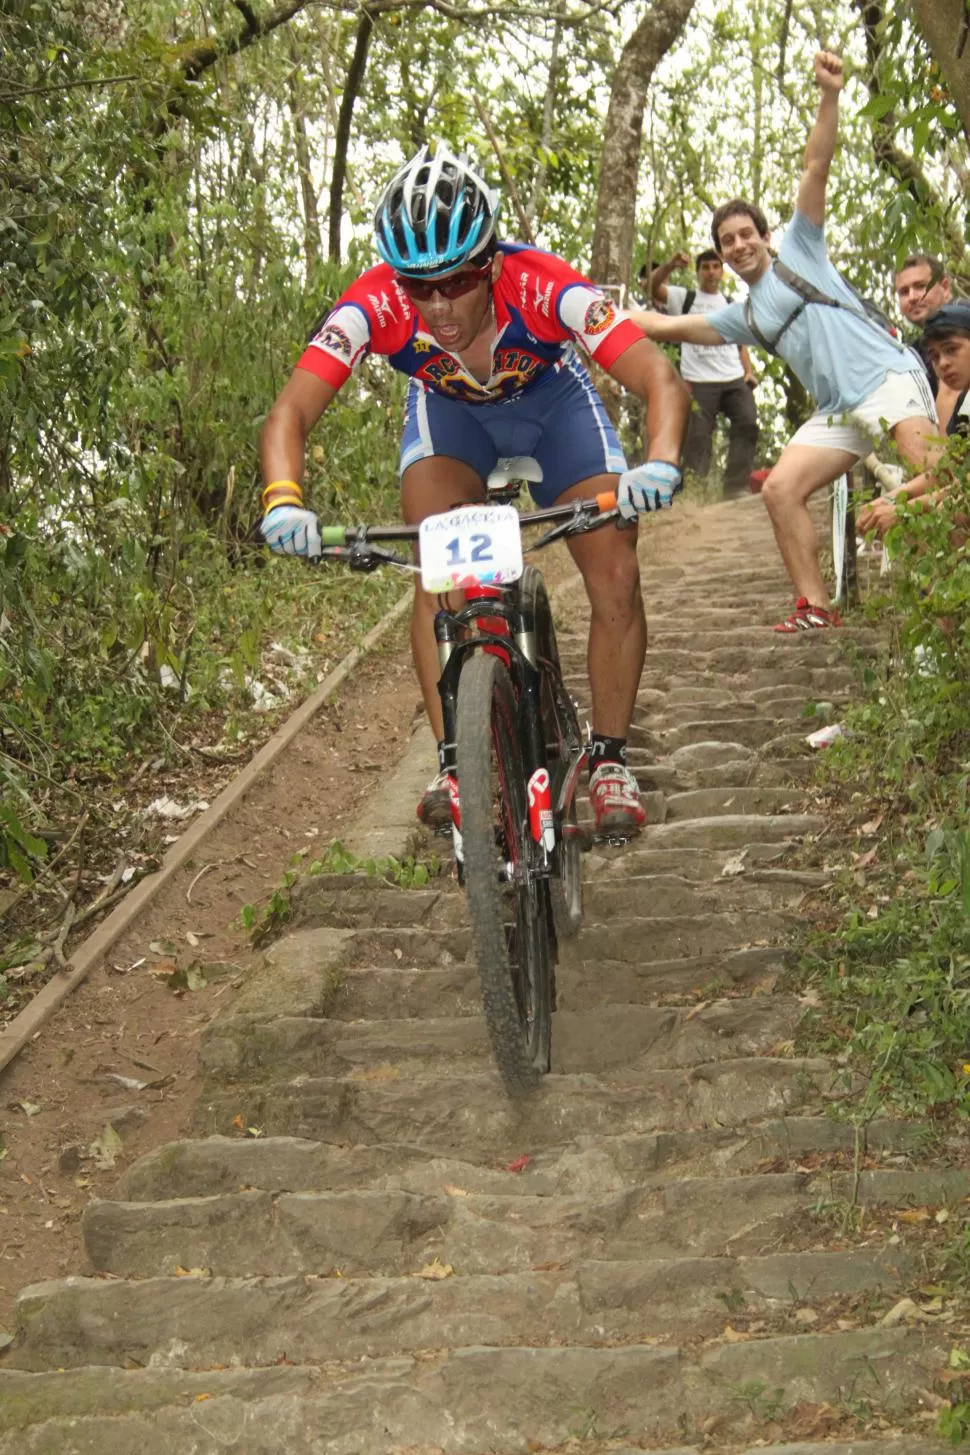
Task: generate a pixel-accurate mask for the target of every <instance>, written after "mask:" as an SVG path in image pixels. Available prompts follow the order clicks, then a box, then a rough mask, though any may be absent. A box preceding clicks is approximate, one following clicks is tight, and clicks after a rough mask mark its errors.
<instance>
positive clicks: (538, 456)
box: [260, 145, 688, 838]
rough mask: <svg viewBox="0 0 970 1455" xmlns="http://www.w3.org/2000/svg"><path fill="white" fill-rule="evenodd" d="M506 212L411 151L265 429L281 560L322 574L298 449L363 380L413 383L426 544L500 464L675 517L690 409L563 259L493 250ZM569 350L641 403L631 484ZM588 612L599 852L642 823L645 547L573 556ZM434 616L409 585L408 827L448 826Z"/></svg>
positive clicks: (408, 460)
mask: <svg viewBox="0 0 970 1455" xmlns="http://www.w3.org/2000/svg"><path fill="white" fill-rule="evenodd" d="M497 203H498V199H497V197H496V195H495V194H494V193H493V192H492V190H491V188H489V186H488V185H487V183H486V181H485V179H484V178H483V177H482V176H481V175H480V174H479V172H478V170H477V168H476V167H474V166H473V165H472V163H471V161H470V159H469V158H468V157H465V156H457V155H455V154H454V153H453V152H451V151H449V150H448V148H447V147H445V146H443V145H439V146H437V147H435V149H434V150H433V151H432V149H431V148H430V147H422V148H421V150H420V151H419V152H418V153H417V154H416V155H415V156H414V157H412V158H411V159H410V160H409V161H408V162H406V163H405V164H404V166H403V167H401V168H400V169H399V170H398V171H397V172H396V173H395V174H394V176H393V177H392V178H391V179H390V181H389V182H388V184H387V186H386V187H385V189H384V191H383V193H382V195H381V198H380V201H379V202H378V204H377V210H376V212H375V215H374V234H375V242H376V245H377V251H378V252H379V254H380V256H381V259H382V261H381V262H380V263H379V264H377V266H376V267H372V268H368V270H367V271H366V272H365V273H363V274H362V275H361V276H360V277H359V278H357V279H356V280H355V281H354V282H353V283H351V284H350V286H349V287H348V288H347V289H346V291H345V292H344V293H343V295H342V296H341V297H340V298H338V299H337V301H336V303H335V304H334V307H333V308H332V310H331V311H330V313H329V314H328V315H327V317H326V318H325V319H324V320H323V322H322V324H321V325H320V327H319V329H318V331H317V333H316V335H315V336H314V338H313V339H311V341H310V344H309V346H308V347H307V348H306V349H305V351H304V352H303V354H302V356H301V357H300V359H299V361H298V363H297V365H296V368H295V369H294V370H293V373H292V374H291V375H290V378H289V379H288V380H287V382H286V384H284V386H283V388H282V390H281V391H280V394H279V396H278V397H277V400H276V403H275V404H274V405H273V408H272V409H271V410H270V412H269V414H268V415H267V418H266V423H265V424H264V426H263V433H262V461H263V473H264V477H265V480H266V488H265V490H264V491H263V505H264V507H265V510H266V514H265V516H264V518H263V521H262V525H261V527H260V528H261V530H262V533H263V537H264V539H265V540H266V542H267V544H268V545H269V546H270V548H271V549H272V550H274V551H277V552H279V553H281V554H287V555H303V556H317V555H319V553H320V545H321V540H320V527H319V522H318V520H317V517H316V514H315V512H314V511H312V510H308V509H306V508H305V507H304V504H303V489H302V481H303V468H304V459H305V454H306V446H307V438H308V435H309V433H310V430H311V429H312V428H313V426H314V425H315V424H316V422H317V420H318V419H319V418H320V417H321V415H322V414H323V413H324V412H325V411H326V410H327V409H329V408H330V406H331V404H332V403H333V401H334V399H335V398H336V397H337V393H338V391H339V390H340V389H341V388H342V386H343V385H344V384H345V383H346V382H347V380H348V379H349V378H350V375H351V373H352V371H353V369H354V366H355V365H356V364H358V363H360V361H361V360H363V359H364V358H366V357H367V356H368V354H378V355H382V356H384V357H386V358H387V359H388V361H389V363H390V364H391V366H392V367H393V368H394V369H397V370H398V371H399V372H401V373H403V374H405V375H406V376H407V377H408V380H409V383H408V393H407V402H406V405H405V411H404V428H403V433H402V438H401V513H402V515H403V517H404V519H405V520H406V521H408V522H411V523H414V524H417V523H418V522H420V521H423V520H425V519H427V518H428V517H429V516H432V515H440V514H443V513H444V512H446V511H450V510H453V509H455V508H456V507H457V506H461V505H475V504H479V503H481V502H483V501H484V500H485V498H486V481H487V479H488V476H489V473H490V472H491V471H492V470H493V469H494V468H495V466H496V464H497V462H498V460H499V459H500V458H504V457H509V456H519V455H528V456H531V457H533V458H534V459H535V461H536V463H537V464H538V465H539V467H540V470H539V480H538V481H536V482H534V483H533V484H532V485H530V487H529V488H530V491H531V493H532V496H533V498H534V499H535V501H536V503H537V504H538V505H540V506H545V505H551V504H552V503H553V502H557V503H565V502H567V501H570V500H576V499H582V498H585V497H588V496H593V495H596V494H598V493H600V492H601V491H606V490H613V491H615V492H616V497H617V506H618V509H619V511H620V514H621V515H622V516H624V517H625V518H626V519H628V520H631V521H632V520H634V519H635V518H636V516H637V515H638V514H639V513H640V512H641V511H648V510H654V509H661V508H666V507H668V506H669V505H670V504H671V503H672V500H673V496H674V493H675V491H676V490H677V488H678V486H679V484H680V466H679V464H678V460H679V457H680V441H681V436H682V434H683V429H684V425H685V423H686V417H687V409H688V399H687V391H686V390H685V389H684V387H683V385H682V384H681V382H680V380H679V379H678V378H677V375H676V372H675V371H674V369H673V368H672V366H671V365H670V363H669V362H668V360H667V359H665V358H664V356H663V354H662V353H661V352H660V350H659V349H655V348H654V347H653V346H652V345H650V344H648V343H647V341H646V340H645V339H644V337H643V335H642V333H641V332H640V331H639V330H638V329H637V327H636V326H635V325H634V324H633V323H631V322H630V320H629V318H628V317H627V315H626V313H625V312H623V311H621V310H619V309H617V308H615V307H614V306H613V304H612V303H611V301H610V299H609V298H608V297H607V296H606V295H605V294H604V293H602V292H601V291H600V290H599V289H598V288H597V287H596V286H595V285H594V284H593V283H590V282H589V280H588V279H586V278H584V277H583V276H582V274H581V273H577V272H576V270H575V269H574V268H572V267H571V266H570V265H569V264H568V263H567V262H566V261H565V260H564V259H563V258H559V257H556V256H555V255H554V254H553V253H546V252H542V251H540V250H539V249H538V248H534V247H531V246H529V247H527V246H524V245H522V244H519V243H511V242H506V241H504V240H499V238H498V236H497ZM578 350H582V351H584V352H585V353H586V354H587V355H588V356H589V357H590V358H592V359H593V360H595V362H596V363H597V364H598V365H599V366H600V367H601V368H602V369H604V370H605V371H606V372H607V373H609V374H610V375H611V376H612V377H613V378H614V379H616V380H617V382H618V383H620V384H621V385H623V386H624V387H625V388H628V389H630V390H631V391H632V392H633V393H636V394H639V395H640V397H641V398H642V399H643V400H644V403H645V405H646V413H647V426H648V429H649V433H650V450H649V455H648V459H647V461H646V463H645V464H643V465H638V466H636V467H634V468H633V469H627V464H626V460H625V458H624V455H623V451H622V449H621V447H620V443H619V441H618V439H617V437H616V434H615V432H614V430H613V426H612V424H611V423H610V419H609V416H608V415H607V413H606V410H605V408H604V406H603V403H602V400H601V399H600V398H599V396H598V395H597V393H596V390H595V389H594V388H593V384H592V381H591V379H590V377H589V374H588V372H587V370H586V368H585V365H584V364H583V362H582V358H581V357H580V354H579V352H578ZM568 546H569V551H570V553H571V555H572V557H573V560H574V561H575V563H576V565H577V567H578V569H579V571H580V572H581V574H582V577H583V581H584V584H585V586H586V592H587V595H588V597H589V602H590V610H591V619H590V629H589V649H588V658H587V660H588V671H589V679H590V695H591V697H592V707H593V711H592V717H593V724H592V734H591V739H590V749H589V760H590V780H589V797H590V803H591V805H592V808H593V815H594V818H595V821H596V829H597V832H598V833H600V834H603V835H606V836H610V837H616V838H622V837H626V836H628V835H631V834H634V833H636V832H637V831H638V830H639V829H640V827H641V826H642V825H643V823H644V810H643V806H642V804H641V801H640V792H639V788H638V786H637V780H636V776H635V775H634V773H633V771H632V769H631V768H629V767H628V766H627V762H626V743H627V735H628V730H629V727H630V723H631V720H632V717H633V710H634V706H635V704H636V699H637V690H638V687H639V684H640V674H641V672H642V669H643V660H644V653H645V651H646V644H647V624H646V620H645V617H644V611H643V600H642V598H641V594H640V571H639V565H638V561H637V547H636V534H635V532H634V531H632V530H625V531H615V530H610V531H605V530H603V531H592V532H590V533H588V534H586V535H581V536H580V535H577V536H573V537H571V538H570V540H569V542H568ZM438 610H439V597H438V596H437V594H432V593H430V592H427V591H425V590H423V588H422V587H421V585H420V581H418V583H417V584H416V589H415V601H414V612H413V615H412V619H411V647H412V653H413V656H414V664H415V668H416V670H417V675H418V680H419V682H420V685H421V691H422V694H423V696H424V701H425V706H426V708H427V711H428V717H429V719H430V722H431V725H432V728H433V729H434V733H435V736H436V738H437V739H438V765H439V772H438V773H437V775H436V776H435V778H434V779H433V780H432V782H431V783H430V784H429V785H428V788H427V791H426V792H425V794H424V796H423V798H422V800H421V803H420V805H419V808H418V816H419V817H420V818H421V819H422V821H423V822H424V823H426V824H428V825H429V826H430V827H439V826H444V825H446V824H448V823H450V822H451V821H452V812H453V810H452V804H454V803H455V791H456V788H457V784H456V782H455V780H454V770H453V767H451V766H449V765H450V764H451V763H452V761H453V756H452V755H453V750H454V744H453V743H446V742H445V740H444V724H443V721H442V711H441V701H440V698H439V696H438V691H437V682H438V678H439V675H440V670H441V669H440V663H439V661H438V651H437V644H436V642H435V636H434V618H435V614H436V612H437V611H438Z"/></svg>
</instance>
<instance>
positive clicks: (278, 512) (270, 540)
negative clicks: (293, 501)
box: [259, 505, 320, 559]
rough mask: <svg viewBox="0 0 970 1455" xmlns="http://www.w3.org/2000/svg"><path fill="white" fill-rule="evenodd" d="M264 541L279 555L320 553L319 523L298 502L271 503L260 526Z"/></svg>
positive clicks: (311, 513) (313, 554) (316, 554)
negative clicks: (292, 503)
mask: <svg viewBox="0 0 970 1455" xmlns="http://www.w3.org/2000/svg"><path fill="white" fill-rule="evenodd" d="M259 528H260V530H261V531H262V534H263V540H264V541H265V542H266V544H267V545H268V546H269V548H270V550H271V551H275V552H276V554H277V555H279V556H309V557H310V558H311V559H313V558H314V557H316V556H319V554H320V525H319V522H318V521H317V518H316V516H315V515H314V513H313V511H312V510H304V509H303V508H302V507H301V506H298V505H274V506H273V508H272V510H268V511H267V512H266V514H265V515H264V516H263V519H262V521H261V522H260V526H259Z"/></svg>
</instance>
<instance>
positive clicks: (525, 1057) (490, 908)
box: [456, 652, 553, 1096]
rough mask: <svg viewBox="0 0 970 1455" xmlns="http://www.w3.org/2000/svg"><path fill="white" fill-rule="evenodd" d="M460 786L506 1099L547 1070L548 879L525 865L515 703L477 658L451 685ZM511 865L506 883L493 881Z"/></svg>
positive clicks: (492, 1034) (493, 670)
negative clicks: (455, 694)
mask: <svg viewBox="0 0 970 1455" xmlns="http://www.w3.org/2000/svg"><path fill="white" fill-rule="evenodd" d="M456 737H457V743H456V747H457V760H458V784H459V795H460V800H461V829H462V841H463V845H464V855H465V868H464V877H465V891H466V895H467V899H468V914H469V919H470V920H471V930H472V948H473V952H474V955H475V960H476V963H477V965H478V973H479V978H480V981H481V987H482V1008H483V1010H484V1013H485V1024H486V1027H487V1030H488V1036H489V1040H490V1042H491V1047H492V1054H493V1056H494V1058H495V1062H496V1065H497V1066H498V1070H499V1074H500V1076H501V1078H502V1081H503V1083H504V1086H505V1089H506V1091H507V1092H508V1093H509V1094H510V1095H512V1096H515V1095H521V1094H522V1093H523V1092H526V1091H529V1090H531V1089H532V1088H533V1087H535V1086H536V1084H537V1083H538V1081H539V1077H540V1076H541V1075H542V1074H543V1073H544V1072H546V1071H548V1069H549V1059H550V1042H551V1030H552V1027H551V1018H552V973H553V945H552V936H551V932H550V916H551V910H550V904H549V886H548V881H545V880H541V879H537V878H535V877H534V876H532V875H531V874H529V873H528V872H527V870H528V867H529V866H530V865H531V863H532V860H533V846H532V839H531V836H530V833H529V828H528V821H529V816H528V802H527V797H526V792H527V790H526V777H525V764H524V761H523V756H522V749H521V745H520V742H519V734H518V705H517V702H516V698H515V693H514V691H513V688H512V682H511V679H510V676H509V671H508V668H507V667H506V666H505V664H504V662H502V661H501V660H500V658H499V657H497V656H495V655H493V654H491V653H485V652H483V653H479V654H476V655H475V656H473V657H471V658H470V660H468V661H467V662H466V663H465V665H464V667H463V668H462V673H461V678H460V680H459V685H458V725H457V734H456ZM506 863H511V864H512V865H513V866H514V871H515V877H514V879H513V881H512V882H508V881H505V882H503V879H502V877H501V875H502V870H503V868H504V866H505V864H506Z"/></svg>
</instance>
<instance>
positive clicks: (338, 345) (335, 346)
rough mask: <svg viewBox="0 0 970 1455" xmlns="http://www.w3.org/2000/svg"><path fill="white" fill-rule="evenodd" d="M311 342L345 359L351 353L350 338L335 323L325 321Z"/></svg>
mask: <svg viewBox="0 0 970 1455" xmlns="http://www.w3.org/2000/svg"><path fill="white" fill-rule="evenodd" d="M313 342H314V343H316V344H319V345H320V347H321V348H322V349H327V350H328V351H329V352H330V353H331V354H340V355H341V357H342V358H345V359H349V358H350V356H351V354H352V353H353V348H352V346H351V342H350V339H349V338H348V337H347V335H346V334H345V333H344V331H343V329H342V328H340V327H339V326H338V325H337V324H335V323H325V324H324V326H323V328H322V329H321V330H320V332H319V333H318V334H317V336H316V338H315V339H314V340H313Z"/></svg>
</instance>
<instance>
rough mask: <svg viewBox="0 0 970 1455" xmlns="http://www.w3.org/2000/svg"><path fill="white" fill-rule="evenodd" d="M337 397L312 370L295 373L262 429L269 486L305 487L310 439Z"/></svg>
mask: <svg viewBox="0 0 970 1455" xmlns="http://www.w3.org/2000/svg"><path fill="white" fill-rule="evenodd" d="M336 393H337V391H336V389H334V387H333V385H332V384H327V383H325V382H324V380H323V379H318V378H317V376H316V374H311V373H310V371H309V369H294V370H293V373H292V374H291V375H290V377H289V379H288V380H287V381H286V383H285V384H284V385H283V388H282V389H281V390H280V392H279V395H278V397H277V400H276V403H275V404H274V405H273V407H272V409H271V410H270V412H269V414H268V415H267V416H266V423H265V424H264V425H263V433H262V437H261V439H260V458H261V460H262V464H263V479H264V481H265V482H266V484H267V485H268V484H270V482H271V481H273V480H295V481H296V483H297V484H298V485H300V484H302V482H303V467H304V458H305V455H306V444H307V439H308V438H309V435H310V431H311V429H312V428H313V426H314V425H315V424H316V422H317V420H318V419H319V418H320V416H321V414H322V413H323V411H324V410H325V409H327V408H328V407H329V406H330V404H331V402H332V401H333V398H334V395H335V394H336Z"/></svg>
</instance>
